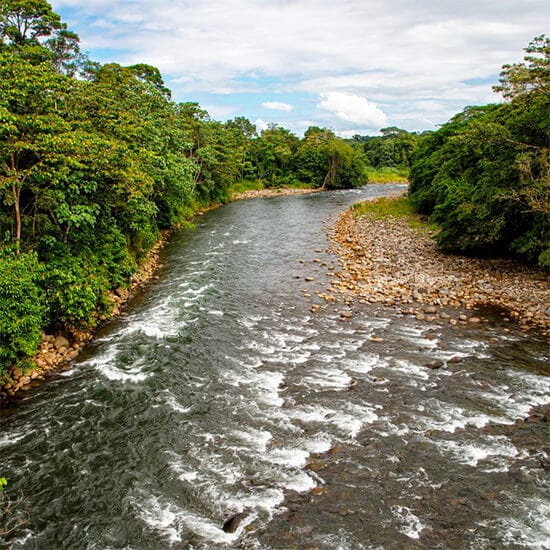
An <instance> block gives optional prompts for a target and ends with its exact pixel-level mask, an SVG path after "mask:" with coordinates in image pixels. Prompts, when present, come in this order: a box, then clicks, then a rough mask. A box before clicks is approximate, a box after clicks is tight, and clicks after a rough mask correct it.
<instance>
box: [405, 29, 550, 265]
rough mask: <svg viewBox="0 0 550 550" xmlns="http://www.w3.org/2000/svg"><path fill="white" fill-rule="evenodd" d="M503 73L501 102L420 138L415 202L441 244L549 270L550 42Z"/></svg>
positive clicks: (540, 41)
mask: <svg viewBox="0 0 550 550" xmlns="http://www.w3.org/2000/svg"><path fill="white" fill-rule="evenodd" d="M526 53H527V54H528V55H526V56H525V58H524V62H523V63H518V64H515V65H505V66H504V67H503V71H502V73H501V81H500V85H499V86H496V87H495V90H498V91H501V92H502V93H503V95H504V97H505V99H507V101H506V102H505V103H503V104H497V105H488V106H484V107H469V108H467V109H465V110H464V111H463V112H462V113H459V114H458V115H456V116H455V117H453V119H451V121H450V122H448V123H447V124H445V125H443V126H442V127H441V128H440V129H439V130H438V131H437V132H434V133H432V134H431V135H429V136H427V137H426V138H425V139H423V140H422V142H421V144H420V147H419V149H418V151H417V153H416V154H415V156H414V160H413V164H412V169H411V186H410V197H411V200H412V202H413V205H414V206H415V207H416V209H417V210H418V211H419V212H422V213H425V214H428V215H431V216H432V218H433V219H434V220H435V221H437V222H438V223H439V224H440V226H441V231H440V233H439V235H438V241H439V243H440V245H441V246H442V247H443V248H444V249H446V250H449V251H453V252H462V253H468V254H484V255H494V254H507V255H515V256H519V257H522V258H524V259H526V260H528V261H532V262H535V263H538V264H539V265H541V266H544V267H547V268H550V117H549V116H548V113H550V95H549V93H548V86H549V82H550V73H549V67H550V65H549V62H550V57H549V54H550V41H549V40H548V39H547V38H545V37H544V36H541V37H537V38H535V40H534V41H533V42H531V44H530V45H529V46H528V47H527V48H526Z"/></svg>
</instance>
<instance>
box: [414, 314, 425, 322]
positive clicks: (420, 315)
mask: <svg viewBox="0 0 550 550" xmlns="http://www.w3.org/2000/svg"><path fill="white" fill-rule="evenodd" d="M416 320H417V321H424V320H426V316H425V315H424V314H423V313H417V314H416Z"/></svg>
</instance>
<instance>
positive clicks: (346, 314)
mask: <svg viewBox="0 0 550 550" xmlns="http://www.w3.org/2000/svg"><path fill="white" fill-rule="evenodd" d="M340 317H341V318H342V319H351V318H352V317H353V313H352V312H351V311H342V313H340Z"/></svg>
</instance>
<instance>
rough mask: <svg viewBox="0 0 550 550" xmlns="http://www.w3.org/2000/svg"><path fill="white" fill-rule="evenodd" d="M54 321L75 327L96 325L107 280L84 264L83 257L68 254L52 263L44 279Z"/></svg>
mask: <svg viewBox="0 0 550 550" xmlns="http://www.w3.org/2000/svg"><path fill="white" fill-rule="evenodd" d="M43 285H44V295H45V298H46V303H47V304H48V314H49V319H50V324H52V325H65V326H72V327H75V328H86V327H91V326H93V325H94V324H95V311H96V309H97V306H98V303H99V302H100V300H101V297H102V296H103V294H104V293H105V292H106V290H107V288H106V282H105V281H104V280H102V278H100V277H98V276H97V274H95V273H93V272H90V271H88V270H87V269H86V268H84V266H83V262H82V259H81V258H78V257H69V256H67V257H64V258H62V259H60V260H57V261H55V262H51V263H50V264H49V265H48V269H47V272H46V273H45V275H44V280H43Z"/></svg>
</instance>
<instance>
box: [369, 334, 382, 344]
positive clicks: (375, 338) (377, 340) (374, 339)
mask: <svg viewBox="0 0 550 550" xmlns="http://www.w3.org/2000/svg"><path fill="white" fill-rule="evenodd" d="M369 340H370V341H371V342H377V343H378V342H384V341H385V340H384V338H380V336H371V337H370V338H369Z"/></svg>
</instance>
